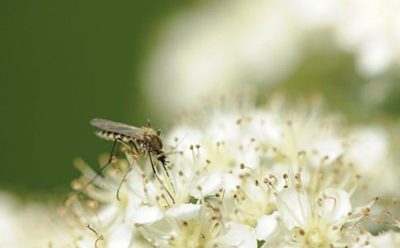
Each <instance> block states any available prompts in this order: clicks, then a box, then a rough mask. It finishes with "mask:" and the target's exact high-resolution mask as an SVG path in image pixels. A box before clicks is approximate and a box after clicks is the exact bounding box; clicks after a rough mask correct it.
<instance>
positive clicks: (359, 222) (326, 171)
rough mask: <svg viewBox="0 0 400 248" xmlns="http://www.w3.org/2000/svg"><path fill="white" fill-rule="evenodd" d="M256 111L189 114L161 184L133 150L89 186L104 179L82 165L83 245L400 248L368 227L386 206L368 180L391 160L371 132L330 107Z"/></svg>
mask: <svg viewBox="0 0 400 248" xmlns="http://www.w3.org/2000/svg"><path fill="white" fill-rule="evenodd" d="M247 105H248V104H242V105H241V107H235V108H227V107H218V108H213V110H212V111H203V112H202V111H196V113H195V114H194V113H185V114H183V115H181V116H180V121H179V123H178V124H176V125H175V126H174V128H173V129H172V130H171V131H170V132H169V133H168V134H167V136H166V137H165V138H164V139H163V142H164V151H165V153H166V154H167V156H168V160H169V161H170V163H169V164H168V166H167V170H168V174H167V173H166V171H165V170H163V168H162V166H159V167H158V168H157V169H158V170H157V177H158V178H157V177H156V175H155V174H154V173H153V172H152V168H151V165H150V160H149V159H148V158H147V157H141V158H140V157H139V158H138V157H137V156H133V155H132V154H130V153H129V152H127V151H125V152H126V157H125V158H118V159H114V161H113V165H114V166H113V167H110V168H109V169H108V170H107V171H106V172H105V173H104V175H103V177H97V178H96V179H95V180H94V181H93V183H91V184H89V185H88V186H87V187H82V186H84V185H87V182H88V181H89V180H91V179H92V178H94V177H95V175H96V173H95V172H94V171H93V170H92V169H91V168H90V167H89V166H88V165H86V164H85V163H84V162H83V161H81V160H78V161H77V162H76V166H77V167H78V169H79V170H80V171H81V172H82V177H81V178H80V179H78V180H76V181H75V182H74V183H73V185H74V187H75V188H76V189H78V190H82V192H83V193H84V194H83V195H78V197H75V198H73V199H70V200H69V201H68V204H67V205H68V207H69V209H72V210H73V211H72V212H73V216H74V219H75V220H78V221H77V223H81V225H80V226H79V225H78V226H79V227H76V226H77V225H75V228H74V230H75V231H76V230H80V231H81V236H80V237H79V238H75V239H71V242H74V244H75V245H76V246H78V245H77V244H79V243H80V242H89V243H90V242H91V243H92V244H91V245H92V246H96V247H154V246H155V247H374V243H379V242H381V241H380V240H384V242H388V243H390V242H392V243H390V244H395V242H398V240H399V239H398V234H397V233H386V234H382V235H380V236H376V237H375V236H372V235H371V234H370V233H369V232H368V231H367V229H366V228H367V227H368V225H366V224H371V222H370V221H367V220H369V219H371V218H369V217H370V216H371V214H372V209H373V208H374V207H375V205H377V204H375V202H376V201H377V200H378V197H376V196H374V195H372V194H373V193H375V192H374V191H372V193H369V192H370V191H369V189H370V188H374V187H375V186H376V185H373V183H374V181H373V180H371V178H373V176H374V175H372V174H373V173H366V172H367V171H368V170H370V166H374V165H373V163H383V162H384V160H383V159H385V158H382V160H379V159H380V158H381V157H383V156H386V154H385V153H384V152H382V150H384V149H385V148H383V149H380V146H379V144H374V145H375V146H372V147H374V148H376V149H373V150H371V149H370V147H371V146H369V145H368V144H363V143H357V142H359V140H365V139H362V138H361V137H364V136H363V135H358V134H357V132H355V131H354V130H351V129H349V128H346V125H345V123H344V122H343V121H342V120H341V119H340V118H338V117H337V116H330V117H324V116H322V113H321V111H320V108H319V107H314V108H312V109H309V110H308V111H306V110H304V109H303V110H297V111H288V110H287V108H285V107H284V106H283V105H282V104H281V103H280V102H279V101H274V102H272V103H271V104H270V105H268V106H266V107H264V108H254V107H251V106H250V107H246V106H247ZM361 133H364V132H361ZM376 139H378V138H376ZM383 139H384V138H383ZM370 140H374V138H370ZM383 143H384V142H383ZM359 153H362V154H364V156H365V157H370V158H374V159H375V160H373V159H371V160H370V161H366V159H365V157H363V156H361V155H360V154H359ZM363 163H364V164H363ZM369 163H372V165H371V164H369ZM366 168H367V169H366ZM364 174H366V175H367V176H366V177H365V178H364ZM375 177H376V175H375ZM366 180H368V181H366ZM367 184H369V188H366V187H365V185H367ZM382 242H383V241H382ZM71 244H72V243H71ZM80 244H81V245H82V243H80ZM85 245H87V243H85ZM85 245H84V246H85ZM368 245H369V246H368ZM387 247H389V246H387Z"/></svg>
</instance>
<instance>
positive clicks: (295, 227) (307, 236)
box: [265, 188, 369, 247]
mask: <svg viewBox="0 0 400 248" xmlns="http://www.w3.org/2000/svg"><path fill="white" fill-rule="evenodd" d="M277 197H278V201H277V205H278V211H279V213H280V217H281V218H282V222H283V225H282V226H281V228H283V229H285V231H289V233H290V234H289V235H286V237H287V239H286V240H284V242H285V243H286V244H288V245H293V246H300V247H329V246H334V247H336V246H341V245H343V243H342V239H343V238H344V237H346V238H348V237H351V233H350V232H351V231H353V228H352V227H353V226H349V225H346V224H349V223H353V225H354V224H355V223H357V222H358V221H359V220H361V219H362V218H363V217H366V216H368V214H369V207H365V208H362V209H357V210H354V211H352V207H351V204H350V197H349V195H348V194H347V192H345V191H343V190H336V189H326V190H324V191H323V192H321V193H320V194H319V195H310V194H309V193H307V192H305V191H304V190H303V189H301V188H297V189H283V190H282V191H281V192H280V193H278V196H277ZM273 223H274V222H273ZM265 224H267V223H265ZM273 225H274V226H276V224H273Z"/></svg>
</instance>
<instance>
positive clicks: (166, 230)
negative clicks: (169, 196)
mask: <svg viewBox="0 0 400 248" xmlns="http://www.w3.org/2000/svg"><path fill="white" fill-rule="evenodd" d="M147 216H148V217H150V218H151V216H150V215H147ZM138 226H139V229H140V230H141V233H142V234H143V236H145V237H146V238H147V239H148V240H149V241H150V242H152V243H153V244H154V245H156V246H157V247H188V248H192V247H193V248H196V247H244V248H246V247H249V248H252V247H257V243H256V237H255V233H254V231H253V230H252V229H251V228H250V227H249V226H246V225H241V224H236V223H232V222H228V223H224V222H222V221H221V218H220V216H219V212H218V211H217V210H216V209H213V208H212V206H211V205H209V207H207V206H206V205H193V204H181V205H178V206H176V207H173V208H171V209H169V210H168V211H167V213H166V215H165V216H164V218H163V219H161V220H159V221H157V222H152V223H148V224H143V225H140V224H138Z"/></svg>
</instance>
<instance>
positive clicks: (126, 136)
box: [77, 119, 175, 203]
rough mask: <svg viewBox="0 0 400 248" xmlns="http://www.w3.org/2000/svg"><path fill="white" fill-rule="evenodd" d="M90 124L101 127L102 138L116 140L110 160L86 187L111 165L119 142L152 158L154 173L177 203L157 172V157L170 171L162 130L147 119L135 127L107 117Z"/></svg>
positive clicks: (140, 155) (99, 133) (138, 154)
mask: <svg viewBox="0 0 400 248" xmlns="http://www.w3.org/2000/svg"><path fill="white" fill-rule="evenodd" d="M90 124H91V125H92V126H95V127H97V128H99V129H100V130H101V131H99V132H97V133H96V134H97V136H99V137H100V138H104V139H106V140H112V141H114V143H113V145H112V148H111V153H110V158H109V159H108V162H107V163H106V164H105V165H103V166H102V167H101V168H100V170H99V172H98V173H97V175H96V176H95V177H94V178H92V180H90V181H89V182H88V183H87V184H86V185H85V186H84V187H83V189H85V188H86V187H87V186H89V185H90V184H91V183H93V182H94V180H95V179H96V178H97V177H98V176H99V175H101V173H102V172H103V171H104V170H105V169H106V168H107V167H108V166H109V165H110V164H112V161H113V154H114V150H115V147H116V145H117V143H118V142H119V143H121V144H123V145H124V146H126V147H129V150H130V151H131V153H132V154H134V155H137V156H139V157H144V156H148V157H149V160H150V164H151V167H152V169H153V173H154V175H155V176H156V177H157V179H158V181H159V182H160V183H161V184H162V185H163V187H164V188H165V190H166V191H167V193H168V195H169V196H170V198H171V199H172V201H173V202H174V203H175V200H174V198H173V197H172V195H171V194H170V192H169V191H168V189H167V188H166V187H165V185H164V184H163V182H162V181H161V179H160V178H159V176H158V174H157V170H156V167H155V164H154V161H153V160H154V158H156V159H157V160H158V161H159V162H160V163H161V164H162V166H163V168H164V170H165V173H166V174H167V176H168V177H169V173H168V170H167V164H168V161H167V160H166V155H165V153H164V152H163V143H162V140H161V138H160V134H161V131H160V130H158V131H155V130H154V129H153V128H151V127H150V121H149V120H147V123H146V127H140V128H139V127H134V126H130V125H127V124H124V123H119V122H114V121H110V120H106V119H92V120H91V121H90ZM129 171H130V169H129V170H128V171H127V173H128V172H129ZM125 177H126V175H125V176H124V177H123V179H122V181H121V183H120V186H119V188H118V191H117V199H118V200H119V196H118V194H119V189H120V187H121V185H122V182H123V181H124V179H125ZM83 189H81V190H80V191H79V192H77V194H80V193H82V191H83Z"/></svg>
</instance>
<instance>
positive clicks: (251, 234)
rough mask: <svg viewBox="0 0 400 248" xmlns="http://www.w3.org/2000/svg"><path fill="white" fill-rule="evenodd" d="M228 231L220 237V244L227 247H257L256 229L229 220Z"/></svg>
mask: <svg viewBox="0 0 400 248" xmlns="http://www.w3.org/2000/svg"><path fill="white" fill-rule="evenodd" d="M226 228H227V229H228V231H227V233H225V235H224V236H223V237H221V238H220V239H219V242H218V243H219V244H221V246H223V247H225V246H228V247H241V248H255V247H257V238H256V233H255V231H254V229H253V228H252V227H250V226H247V225H242V224H237V223H233V222H229V223H227V224H226Z"/></svg>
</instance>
